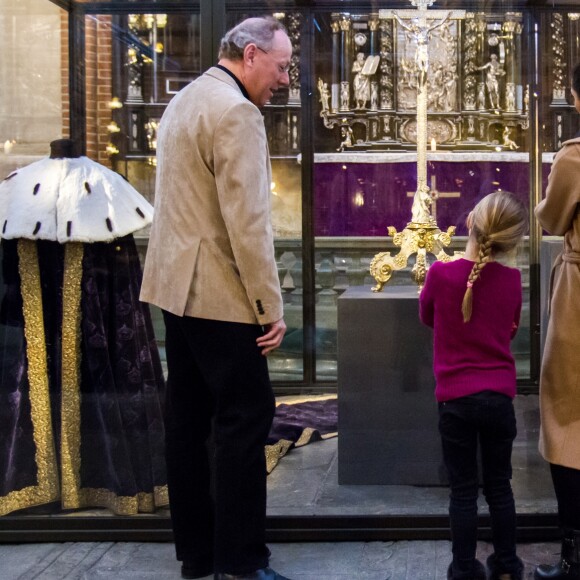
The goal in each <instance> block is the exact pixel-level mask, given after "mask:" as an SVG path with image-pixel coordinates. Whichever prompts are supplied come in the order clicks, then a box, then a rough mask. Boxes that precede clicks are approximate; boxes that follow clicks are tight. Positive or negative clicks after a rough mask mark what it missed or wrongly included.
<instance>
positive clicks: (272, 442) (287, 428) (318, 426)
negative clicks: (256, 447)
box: [266, 395, 338, 473]
mask: <svg viewBox="0 0 580 580" xmlns="http://www.w3.org/2000/svg"><path fill="white" fill-rule="evenodd" d="M337 425H338V401H337V398H336V395H324V396H312V397H301V398H295V397H294V398H292V397H289V398H282V399H281V400H279V401H278V404H277V406H276V414H275V416H274V421H273V423H272V428H271V429H270V434H269V435H268V440H267V444H266V468H267V470H268V473H271V472H272V470H273V469H274V468H275V467H276V465H277V464H278V461H280V459H281V458H282V457H284V455H286V453H288V451H290V449H292V448H293V447H302V446H304V445H307V444H308V443H310V442H312V441H320V440H322V439H329V438H331V437H336V435H337V434H338V433H337V431H338V426H337Z"/></svg>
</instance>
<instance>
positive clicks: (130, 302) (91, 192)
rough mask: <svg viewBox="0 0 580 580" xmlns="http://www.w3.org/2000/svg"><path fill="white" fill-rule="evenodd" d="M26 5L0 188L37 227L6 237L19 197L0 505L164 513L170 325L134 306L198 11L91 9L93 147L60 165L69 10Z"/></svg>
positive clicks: (193, 70)
mask: <svg viewBox="0 0 580 580" xmlns="http://www.w3.org/2000/svg"><path fill="white" fill-rule="evenodd" d="M2 1H4V0H2ZM26 4H27V6H26V7H25V9H23V10H22V12H20V8H21V6H19V9H18V10H13V11H12V12H11V11H10V10H9V9H6V10H4V11H3V12H2V16H1V17H0V26H2V27H3V32H4V38H5V41H4V46H3V48H4V50H3V51H2V56H1V57H0V63H2V68H1V69H0V71H1V80H2V87H3V88H2V89H0V90H2V91H5V94H4V93H3V95H2V106H6V103H8V107H7V108H6V109H5V110H4V109H3V110H2V115H3V116H2V118H1V121H0V122H1V123H2V125H1V126H2V134H3V135H4V134H6V137H7V139H3V140H5V141H6V142H7V145H6V147H5V148H4V151H2V152H1V153H0V156H1V158H0V162H1V163H2V165H3V167H4V166H5V165H6V168H5V170H10V169H13V168H14V167H17V171H16V172H13V173H12V174H11V177H10V179H9V180H8V184H6V182H5V184H3V186H4V189H3V193H4V194H6V192H7V190H8V189H10V188H13V189H10V192H11V193H10V195H13V194H14V199H16V197H18V198H19V202H20V199H22V201H21V202H20V203H31V205H30V208H29V210H27V211H29V213H30V214H31V215H32V216H33V218H30V219H32V220H33V221H32V222H31V224H32V226H34V225H35V223H36V226H35V227H34V232H32V230H31V231H30V233H29V234H27V235H26V236H24V237H30V235H32V236H33V237H34V239H33V240H28V239H21V238H22V237H23V234H13V233H12V232H13V231H14V228H15V224H18V223H19V214H18V213H17V212H16V213H14V211H12V210H13V209H14V208H18V207H19V206H18V204H17V203H16V202H13V203H12V202H11V204H9V209H10V211H8V213H6V215H7V216H8V217H7V219H3V220H2V223H3V230H2V233H3V234H4V237H5V238H7V239H4V240H3V241H2V286H1V294H0V298H1V310H0V313H1V316H0V344H2V345H3V349H2V355H1V358H0V363H1V365H2V366H1V368H0V376H2V381H1V383H2V391H1V392H0V397H2V401H3V402H2V404H1V405H0V407H1V408H2V409H4V413H3V415H2V418H1V419H2V420H1V421H0V425H2V429H3V431H2V434H1V436H0V440H1V441H2V442H3V444H2V447H1V449H0V465H1V466H2V472H3V473H4V474H7V475H6V477H5V479H4V481H3V486H2V490H1V491H0V513H1V514H4V513H14V512H16V511H18V510H25V511H24V513H28V514H59V513H62V511H63V510H66V511H70V510H75V511H78V510H79V509H82V510H84V512H83V513H85V514H86V513H90V514H92V515H111V514H112V515H136V514H138V513H156V514H161V515H164V516H167V515H168V514H167V508H166V506H167V504H168V498H167V486H166V483H167V478H166V474H165V460H164V442H163V417H162V400H163V397H164V379H163V366H164V358H165V357H164V349H163V337H164V331H163V324H162V320H161V317H160V313H159V311H158V310H156V309H151V311H150V310H149V308H148V307H147V306H146V305H144V304H143V303H140V302H139V300H138V296H139V284H140V280H141V272H140V264H139V258H140V259H141V262H142V260H143V257H144V254H145V251H146V247H147V236H148V231H147V228H145V229H139V228H140V223H141V218H144V217H145V214H146V213H148V211H149V208H148V206H147V203H146V200H148V201H149V202H151V203H153V199H154V182H155V148H156V128H157V123H158V121H159V118H160V117H161V114H162V113H163V110H164V108H165V107H166V105H167V103H168V102H169V101H170V99H171V98H172V97H173V95H174V94H175V93H176V92H177V91H178V90H179V89H180V88H181V87H182V86H184V84H185V83H187V82H189V81H190V80H192V79H194V78H195V77H196V76H198V75H199V74H200V62H199V52H200V51H199V44H200V42H199V28H200V27H199V14H190V15H188V16H184V15H183V14H181V15H177V16H176V15H172V14H156V15H150V14H129V15H124V16H111V15H94V16H86V17H85V31H84V32H85V35H84V38H85V42H86V45H85V62H84V71H85V73H86V86H85V93H86V109H85V111H84V113H85V118H86V135H87V141H86V149H87V156H86V157H81V158H80V159H74V160H68V159H67V160H62V159H61V158H60V157H71V156H72V155H69V154H67V153H66V152H65V153H64V154H61V155H59V158H56V159H48V158H46V154H47V152H48V143H49V142H50V141H52V140H53V139H55V138H58V137H65V136H68V126H69V120H68V109H69V101H68V86H67V82H66V79H67V72H68V70H69V61H68V55H67V52H66V50H65V48H66V46H67V42H68V38H67V34H66V32H67V30H68V26H67V22H68V18H67V14H66V13H64V12H62V11H61V10H60V9H58V8H56V7H55V6H54V5H53V4H51V3H50V2H46V0H42V1H41V0H38V1H36V2H33V1H29V2H27V3H26ZM21 16H22V19H21V18H20V17H21ZM30 39H33V41H31V40H30ZM34 41H38V43H37V45H36V44H33V46H32V47H31V42H34ZM31 50H34V51H35V52H36V54H37V56H38V55H40V56H38V58H40V59H41V60H38V61H36V60H34V59H33V60H31V59H30V58H29V55H30V51H31ZM39 87H42V90H39ZM8 89H9V90H8ZM24 94H29V95H30V97H29V98H28V97H27V99H23V98H22V95H24ZM17 97H19V98H17ZM23 102H24V103H25V107H26V108H24V106H22V105H21V103H23ZM8 113H10V114H8ZM9 136H10V137H9ZM73 153H74V152H73ZM37 159H40V161H39V163H40V164H42V165H38V164H36V165H35V166H34V167H32V166H29V164H30V162H31V161H34V160H37ZM10 164H12V165H10ZM16 164H17V165H16ZM110 169H113V170H114V171H115V172H117V173H121V174H122V175H123V176H124V177H126V180H127V181H129V182H131V183H132V184H133V185H134V186H135V187H136V188H137V189H138V193H136V192H135V190H134V189H132V188H130V187H129V186H128V185H127V184H126V181H125V180H123V179H122V178H121V177H120V176H119V175H117V174H116V173H114V172H111V171H110ZM27 179H28V180H33V181H31V182H30V183H28V182H27ZM67 183H74V184H76V185H78V186H80V187H81V194H80V197H79V192H78V187H73V188H72V189H71V190H69V189H68V188H67ZM47 186H48V187H47ZM18 188H21V189H22V188H24V190H23V191H22V192H21V191H20V190H19V189H18ZM51 192H54V195H53V197H52V198H51V195H50V193H51ZM19 193H21V195H19V196H18V195H16V194H19ZM28 193H30V195H29V196H28V195H26V194H28ZM28 198H29V199H30V200H31V201H30V202H27V201H26V200H27V199H28ZM143 198H145V199H143ZM10 199H11V200H12V198H10ZM51 199H54V200H56V199H58V203H57V202H56V201H55V202H54V205H51V204H50V203H49V202H50V200H51ZM119 200H120V201H119ZM65 201H66V203H65ZM38 202H40V204H41V205H40V206H39V205H38ZM42 203H44V204H46V207H45V206H44V205H42ZM128 204H130V205H132V204H135V205H134V206H133V207H132V208H131V210H130V211H129V212H128V213H126V209H123V208H127V205H128ZM38 207H41V210H42V211H41V210H39V209H38ZM87 208H88V209H87ZM37 212H40V213H37ZM43 212H44V213H43ZM63 212H64V213H63ZM67 212H69V213H67ZM129 214H130V215H129ZM3 215H4V214H3ZM36 215H38V216H39V218H36ZM64 215H66V216H67V217H66V218H64V217H63V216H64ZM135 216H137V217H135ZM37 219H38V221H36V220H37ZM135 219H136V220H137V221H136V222H135V223H136V224H139V225H135V226H132V225H131V224H132V223H133V222H131V220H135ZM20 220H21V215H20ZM66 220H68V221H66ZM53 221H56V225H54V226H53V223H52V222H53ZM24 222H25V224H26V223H27V222H26V220H24ZM64 223H66V234H64V233H63V232H64V231H65V230H64V229H63V227H62V226H61V224H64ZM104 224H106V225H107V228H108V230H109V231H110V232H111V231H112V232H113V237H114V240H113V241H111V235H110V234H102V233H100V230H101V229H102V230H103V231H105V230H104ZM116 227H117V228H118V229H119V230H120V229H125V231H131V232H134V234H132V235H126V236H123V235H115V234H114V232H115V231H116V229H115V228H116ZM51 228H53V229H54V230H55V231H56V233H55V234H54V235H52V234H50V232H51V231H52V230H51ZM38 232H40V233H39V235H38V236H36V234H37V233H38ZM43 232H47V233H43ZM63 236H64V237H65V238H66V239H64V238H63ZM14 238H16V239H14ZM88 240H89V241H91V242H94V243H84V242H86V241H88ZM64 242H71V243H64ZM155 337H157V338H158V339H159V344H156V343H155ZM10 401H12V403H11V402H10ZM14 401H17V402H16V403H14ZM15 405H16V406H15ZM17 410H18V412H17ZM6 430H7V431H6ZM15 434H18V435H17V440H13V439H14V437H15V436H16V435H15ZM8 450H10V453H9V452H8ZM16 463H17V465H16ZM87 510H90V512H87Z"/></svg>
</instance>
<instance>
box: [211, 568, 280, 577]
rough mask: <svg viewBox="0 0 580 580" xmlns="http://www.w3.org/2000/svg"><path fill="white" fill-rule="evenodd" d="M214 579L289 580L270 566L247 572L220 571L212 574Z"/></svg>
mask: <svg viewBox="0 0 580 580" xmlns="http://www.w3.org/2000/svg"><path fill="white" fill-rule="evenodd" d="M214 579H215V580H290V579H289V578H286V576H282V575H281V574H278V572H276V571H275V570H272V568H260V569H259V570H256V571H255V572H250V573H249V574H224V573H223V572H220V573H218V574H215V575H214Z"/></svg>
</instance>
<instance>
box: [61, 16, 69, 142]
mask: <svg viewBox="0 0 580 580" xmlns="http://www.w3.org/2000/svg"><path fill="white" fill-rule="evenodd" d="M60 44H61V49H60V79H61V91H62V95H61V103H62V136H63V138H64V139H68V138H70V93H69V86H68V81H69V74H68V69H69V63H68V12H66V11H64V10H61V11H60Z"/></svg>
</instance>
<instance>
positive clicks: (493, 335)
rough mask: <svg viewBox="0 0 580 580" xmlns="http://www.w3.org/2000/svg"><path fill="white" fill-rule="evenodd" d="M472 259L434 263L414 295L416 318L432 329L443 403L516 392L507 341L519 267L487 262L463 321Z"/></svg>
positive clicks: (513, 327)
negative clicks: (488, 393) (470, 309)
mask: <svg viewBox="0 0 580 580" xmlns="http://www.w3.org/2000/svg"><path fill="white" fill-rule="evenodd" d="M472 267H473V262H471V261H469V260H465V259H463V258H462V259H459V260H456V261H454V262H448V263H443V262H435V263H434V264H433V265H432V266H431V267H430V268H429V271H428V274H427V279H426V281H425V286H424V288H423V290H422V292H421V295H420V297H419V316H420V318H421V321H422V322H423V323H425V324H426V325H427V326H430V327H432V328H433V370H434V372H435V381H436V387H435V397H436V398H437V400H438V401H448V400H450V399H456V398H458V397H464V396H466V395H472V394H475V393H479V392H481V391H487V390H491V391H497V392H499V393H504V394H505V395H508V396H510V397H512V398H513V397H514V396H515V394H516V369H515V363H514V359H513V357H512V354H511V352H510V341H511V339H512V338H513V337H514V336H515V333H516V331H517V327H518V325H519V322H520V312H521V307H522V283H521V275H520V271H519V270H516V269H514V268H508V267H506V266H503V265H501V264H499V263H498V262H490V263H488V264H487V265H486V266H485V267H484V268H483V269H482V270H481V273H480V276H479V278H478V280H477V281H476V282H475V283H474V285H473V313H472V315H471V320H470V321H469V322H467V323H465V322H463V316H462V314H461V303H462V301H463V295H464V294H465V289H466V284H467V278H468V276H469V272H471V268H472Z"/></svg>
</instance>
